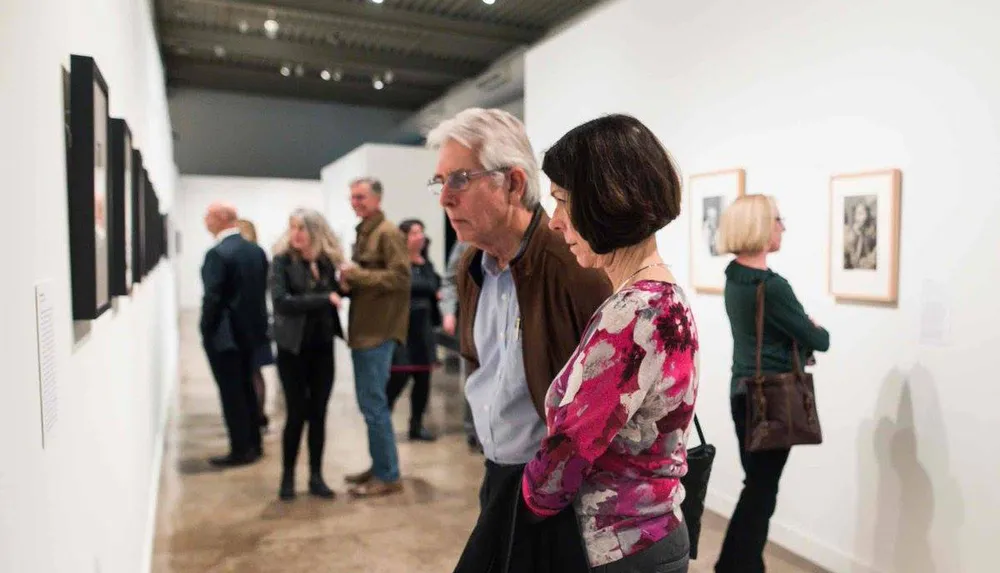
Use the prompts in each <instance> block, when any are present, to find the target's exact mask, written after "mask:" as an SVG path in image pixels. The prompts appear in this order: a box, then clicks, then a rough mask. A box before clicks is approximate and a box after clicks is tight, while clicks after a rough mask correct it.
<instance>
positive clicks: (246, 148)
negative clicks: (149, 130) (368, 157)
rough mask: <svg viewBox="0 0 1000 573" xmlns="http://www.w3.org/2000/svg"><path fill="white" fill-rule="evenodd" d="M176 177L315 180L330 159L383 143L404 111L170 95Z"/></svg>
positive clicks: (188, 92) (203, 93) (215, 94)
mask: <svg viewBox="0 0 1000 573" xmlns="http://www.w3.org/2000/svg"><path fill="white" fill-rule="evenodd" d="M169 102H170V116H171V118H172V120H173V125H174V133H175V134H176V137H177V139H176V143H175V146H176V148H177V165H178V167H179V168H180V170H181V173H184V174H192V175H227V176H240V177H282V178H293V179H316V178H318V177H319V170H320V169H321V168H322V167H323V166H324V165H326V164H327V163H328V162H330V160H331V159H333V158H336V157H340V156H341V155H344V154H345V153H347V152H349V151H350V150H351V149H354V148H355V147H357V146H358V145H361V144H362V143H365V142H368V141H388V138H389V137H391V136H392V132H393V130H394V128H396V126H397V125H398V124H399V123H400V122H402V121H403V120H404V119H405V118H406V117H407V115H409V113H408V112H406V111H399V110H390V109H380V108H374V107H361V106H355V105H342V104H334V103H322V102H312V101H305V100H297V99H287V98H276V97H263V96H254V95H247V94H239V93H226V92H219V91H211V90H196V89H189V88H181V89H171V90H170V99H169Z"/></svg>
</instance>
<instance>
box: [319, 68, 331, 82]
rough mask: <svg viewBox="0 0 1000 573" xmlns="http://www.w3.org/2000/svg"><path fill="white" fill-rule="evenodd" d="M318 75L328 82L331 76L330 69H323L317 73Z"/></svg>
mask: <svg viewBox="0 0 1000 573" xmlns="http://www.w3.org/2000/svg"><path fill="white" fill-rule="evenodd" d="M319 77H321V78H323V81H325V82H328V81H330V78H332V77H333V76H332V75H331V74H330V70H323V71H322V72H320V73H319Z"/></svg>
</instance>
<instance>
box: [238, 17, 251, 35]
mask: <svg viewBox="0 0 1000 573" xmlns="http://www.w3.org/2000/svg"><path fill="white" fill-rule="evenodd" d="M239 28H240V34H246V33H247V32H249V31H250V22H247V21H246V20H240V23H239Z"/></svg>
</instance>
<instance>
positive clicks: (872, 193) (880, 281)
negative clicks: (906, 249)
mask: <svg viewBox="0 0 1000 573" xmlns="http://www.w3.org/2000/svg"><path fill="white" fill-rule="evenodd" d="M901 179H902V176H901V173H900V171H899V170H898V169H886V170H882V171H870V172H865V173H853V174H847V175H834V176H833V177H831V178H830V245H829V249H828V253H829V262H828V267H827V268H828V273H829V277H828V278H829V290H830V294H832V295H833V296H834V297H836V298H837V299H839V300H856V301H864V302H882V303H895V302H896V297H897V291H898V289H899V203H900V187H901V185H900V184H901Z"/></svg>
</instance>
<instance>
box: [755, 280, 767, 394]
mask: <svg viewBox="0 0 1000 573" xmlns="http://www.w3.org/2000/svg"><path fill="white" fill-rule="evenodd" d="M765 288H766V281H760V282H759V283H757V355H756V359H757V370H756V373H757V376H756V377H757V378H760V375H761V374H760V369H761V358H760V354H761V351H762V349H763V348H764V296H765V295H764V290H765Z"/></svg>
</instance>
